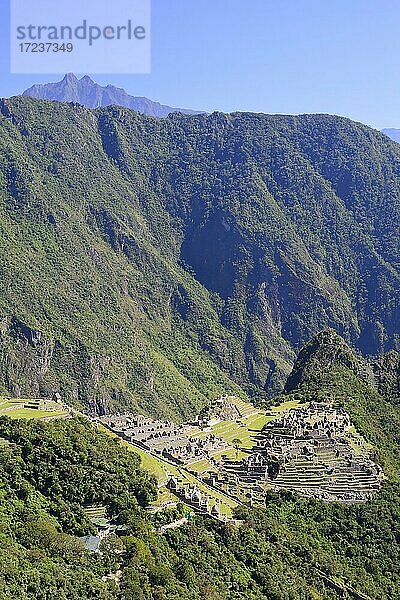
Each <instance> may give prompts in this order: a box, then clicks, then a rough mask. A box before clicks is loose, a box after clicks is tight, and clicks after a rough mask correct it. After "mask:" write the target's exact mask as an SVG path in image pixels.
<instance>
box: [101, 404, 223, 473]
mask: <svg viewBox="0 0 400 600" xmlns="http://www.w3.org/2000/svg"><path fill="white" fill-rule="evenodd" d="M100 422H101V423H102V424H103V425H104V426H106V427H107V428H108V429H110V430H111V431H113V432H114V433H116V434H117V435H119V436H120V437H121V438H123V439H124V440H126V441H127V442H130V443H132V444H134V445H136V446H138V447H140V448H142V449H143V450H146V451H148V452H152V453H155V454H158V455H160V456H162V457H163V458H165V459H167V460H170V461H172V462H174V463H176V464H178V465H190V464H191V463H194V462H197V461H199V460H202V459H207V460H210V461H212V460H213V455H214V454H218V453H220V452H223V451H224V450H227V449H229V448H230V446H229V445H228V444H227V443H226V442H224V441H223V440H222V439H221V438H219V437H218V436H216V435H214V434H212V433H210V434H209V435H206V436H205V437H201V438H200V437H195V436H193V435H192V434H193V431H194V427H193V426H192V425H176V424H174V423H171V422H164V421H157V420H155V419H151V418H149V417H145V416H143V415H134V414H128V415H118V416H115V415H113V416H105V417H100Z"/></svg>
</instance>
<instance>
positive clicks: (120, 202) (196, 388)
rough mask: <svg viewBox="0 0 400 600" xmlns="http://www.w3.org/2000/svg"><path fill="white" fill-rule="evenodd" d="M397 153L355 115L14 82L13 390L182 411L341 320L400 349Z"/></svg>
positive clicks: (6, 295)
mask: <svg viewBox="0 0 400 600" xmlns="http://www.w3.org/2000/svg"><path fill="white" fill-rule="evenodd" d="M399 173H400V148H399V146H398V144H396V143H394V142H392V141H391V140H389V139H388V138H387V137H386V136H384V135H383V134H380V133H379V132H377V131H374V130H372V129H370V128H368V127H366V126H364V125H361V124H358V123H354V122H351V121H350V120H348V119H344V118H340V117H334V116H328V115H303V116H298V117H286V116H271V115H255V114H246V113H243V114H232V115H224V114H220V113H214V114H212V115H195V116H187V115H179V114H172V115H170V116H169V117H168V118H166V119H156V118H152V117H146V116H144V115H139V114H137V113H134V112H133V111H130V110H129V109H123V108H117V107H108V108H102V109H98V110H94V111H91V110H88V109H85V108H83V107H81V106H79V105H76V104H60V103H51V102H47V101H41V100H35V99H31V98H25V97H24V98H21V97H18V98H14V99H11V100H4V101H2V102H1V106H0V249H1V253H0V261H1V262H0V272H1V293H0V323H1V327H0V341H1V344H0V352H1V353H0V392H1V393H4V394H10V395H16V396H18V395H42V396H48V395H51V394H53V393H54V392H57V391H59V392H61V394H62V396H63V397H64V398H65V400H67V401H68V402H69V403H71V404H73V405H75V406H79V407H82V406H84V407H86V409H87V410H89V411H91V412H99V413H102V412H104V411H105V410H118V409H121V408H124V407H127V406H130V407H133V408H134V409H140V410H142V411H145V412H146V411H147V412H150V413H152V414H153V415H160V416H164V417H169V418H174V419H176V420H179V419H181V418H184V417H186V416H188V415H191V414H193V413H194V412H195V411H197V410H198V409H199V408H200V407H201V406H204V405H205V404H206V402H207V401H208V400H209V399H211V398H213V397H215V395H217V394H219V393H225V392H233V393H234V394H236V395H244V394H247V395H250V396H252V397H253V398H254V400H256V401H263V400H264V399H265V398H266V397H271V396H272V395H274V393H276V392H279V391H281V389H282V386H283V384H284V381H285V379H286V376H287V374H288V373H289V372H290V370H291V367H292V365H293V361H294V359H295V354H296V352H297V350H298V349H299V348H300V347H301V346H302V345H303V344H304V343H305V342H306V341H307V340H308V339H309V338H310V337H311V335H313V334H314V333H316V332H317V331H319V330H321V329H322V328H325V327H327V326H330V327H333V328H334V329H335V330H336V331H337V332H339V333H340V334H342V335H343V336H344V337H345V338H346V339H347V340H348V341H351V342H352V344H353V345H354V346H355V347H356V348H358V349H359V350H360V351H361V352H362V353H364V354H379V353H382V352H384V351H387V350H390V349H396V348H397V349H398V344H399V318H400V310H399V304H398V302H399V300H398V298H399V294H398V291H399V263H400V252H399V243H400V241H399V240H400V236H399V224H400V204H399V198H400V184H399V181H400V179H399ZM15 273H18V278H16V277H15Z"/></svg>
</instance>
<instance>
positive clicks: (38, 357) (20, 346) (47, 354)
mask: <svg viewBox="0 0 400 600" xmlns="http://www.w3.org/2000/svg"><path fill="white" fill-rule="evenodd" d="M0 352H1V354H0V356H1V371H2V373H1V375H2V378H3V385H4V387H5V388H6V389H8V390H9V391H10V393H12V394H13V395H14V396H23V395H27V396H39V395H41V393H42V391H43V388H42V383H43V381H44V378H45V377H46V375H47V373H48V371H49V369H50V365H51V361H52V357H53V353H54V340H52V339H48V338H46V337H45V336H44V335H43V333H42V332H40V331H37V330H35V329H33V328H32V327H29V326H28V325H26V324H25V323H23V322H22V321H20V320H19V319H17V318H16V317H10V316H8V317H5V318H3V319H2V321H1V326H0Z"/></svg>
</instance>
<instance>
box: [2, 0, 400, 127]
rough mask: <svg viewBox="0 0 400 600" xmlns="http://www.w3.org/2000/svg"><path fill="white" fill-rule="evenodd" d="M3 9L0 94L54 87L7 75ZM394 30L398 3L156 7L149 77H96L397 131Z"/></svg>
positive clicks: (187, 2) (290, 0)
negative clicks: (341, 118)
mask: <svg viewBox="0 0 400 600" xmlns="http://www.w3.org/2000/svg"><path fill="white" fill-rule="evenodd" d="M0 1H1V8H0V16H1V20H0V33H1V40H2V42H1V43H2V44H3V47H2V48H1V52H0V95H1V96H10V95H13V94H18V93H20V92H22V91H23V90H24V89H25V88H27V87H29V86H30V85H32V84H33V83H36V82H45V81H57V80H58V79H60V76H62V75H63V73H60V76H57V75H47V76H46V75H11V74H10V72H9V50H8V45H9V41H8V36H9V31H8V29H9V25H8V23H9V15H8V8H7V5H8V0H0ZM28 1H29V2H34V1H35V0H27V2H28ZM58 1H59V2H60V1H63V0H58ZM85 1H86V2H87V3H88V4H93V5H94V4H97V3H94V2H93V0H83V2H85ZM100 1H101V0H100ZM113 1H114V2H118V0H113ZM399 31H400V2H398V0H362V1H361V0H346V1H345V0H325V1H324V0H274V1H272V0H247V2H245V1H243V0H241V1H239V0H153V1H152V71H151V74H150V75H107V74H105V75H96V76H95V77H94V79H95V80H96V81H98V82H99V83H102V84H103V83H112V84H114V85H118V86H120V87H124V88H125V89H126V90H127V91H128V92H129V93H132V94H134V95H140V96H147V97H149V98H151V99H154V100H158V101H160V102H163V103H165V104H170V105H173V106H181V107H187V108H196V109H200V110H206V111H212V110H222V111H235V110H249V111H257V112H269V113H295V114H296V113H305V112H307V113H308V112H327V113H335V114H340V115H345V116H348V117H351V118H353V119H355V120H358V121H362V122H364V123H367V124H369V125H371V126H373V127H377V128H379V129H380V128H383V127H391V126H392V127H400V36H399ZM82 74H83V73H82Z"/></svg>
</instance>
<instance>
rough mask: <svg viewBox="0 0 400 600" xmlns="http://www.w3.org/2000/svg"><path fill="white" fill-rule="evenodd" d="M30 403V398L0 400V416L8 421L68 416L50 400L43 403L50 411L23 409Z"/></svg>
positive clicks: (59, 406)
mask: <svg viewBox="0 0 400 600" xmlns="http://www.w3.org/2000/svg"><path fill="white" fill-rule="evenodd" d="M31 401H32V400H31V399H30V398H0V416H1V415H5V416H7V417H10V419H44V418H54V417H63V416H65V415H67V414H68V413H67V411H65V410H64V409H63V408H62V407H61V405H59V404H57V403H56V402H53V401H52V400H48V401H46V402H45V406H47V407H49V409H50V408H51V409H52V410H43V409H42V408H38V409H36V408H25V406H24V405H25V404H27V403H28V402H31Z"/></svg>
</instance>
